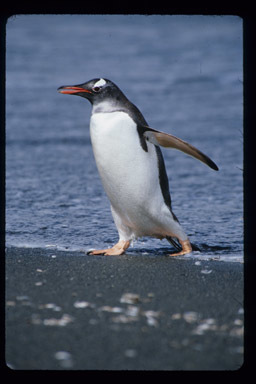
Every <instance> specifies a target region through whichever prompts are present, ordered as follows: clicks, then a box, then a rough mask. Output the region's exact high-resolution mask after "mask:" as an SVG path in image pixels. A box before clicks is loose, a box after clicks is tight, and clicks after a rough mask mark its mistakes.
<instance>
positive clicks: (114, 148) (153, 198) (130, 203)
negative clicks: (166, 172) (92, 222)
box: [90, 112, 173, 236]
mask: <svg viewBox="0 0 256 384" xmlns="http://www.w3.org/2000/svg"><path fill="white" fill-rule="evenodd" d="M90 134H91V141H92V147H93V152H94V156H95V160H96V164H97V168H98V171H99V174H100V177H101V180H102V183H103V186H104V189H105V191H106V193H107V196H108V198H109V200H110V202H111V205H112V207H113V209H114V211H115V213H117V214H118V216H119V218H121V220H122V223H123V224H124V225H126V226H128V227H129V228H131V229H132V230H133V232H134V234H135V236H151V235H152V236H153V235H157V234H158V235H161V231H162V232H163V230H161V228H160V227H161V226H162V224H163V226H164V227H165V226H166V225H167V226H169V225H170V223H169V221H170V219H171V221H172V222H173V220H172V217H171V214H170V211H169V210H168V208H167V207H166V205H165V203H164V199H163V196H162V192H161V188H160V184H159V170H158V160H157V154H156V150H155V146H154V145H153V144H150V143H147V146H148V152H146V151H144V150H143V148H142V147H141V144H140V139H139V135H138V132H137V127H136V125H135V124H134V122H133V120H132V119H131V118H130V117H129V116H128V115H127V114H126V113H124V112H112V113H95V114H93V115H92V117H91V123H90ZM165 217H166V219H165ZM166 220H167V222H166V223H162V222H165V221H166ZM164 224H166V225H164Z"/></svg>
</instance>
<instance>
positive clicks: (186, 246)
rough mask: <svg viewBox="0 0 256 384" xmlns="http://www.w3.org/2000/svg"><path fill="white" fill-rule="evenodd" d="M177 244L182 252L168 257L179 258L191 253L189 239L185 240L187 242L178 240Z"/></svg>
mask: <svg viewBox="0 0 256 384" xmlns="http://www.w3.org/2000/svg"><path fill="white" fill-rule="evenodd" d="M179 243H180V245H181V246H182V250H181V251H180V252H177V253H171V254H170V255H169V256H181V255H186V254H187V253H190V252H192V246H191V243H190V241H189V239H187V240H180V239H179Z"/></svg>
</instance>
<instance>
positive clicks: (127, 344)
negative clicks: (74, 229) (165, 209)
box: [5, 248, 243, 371]
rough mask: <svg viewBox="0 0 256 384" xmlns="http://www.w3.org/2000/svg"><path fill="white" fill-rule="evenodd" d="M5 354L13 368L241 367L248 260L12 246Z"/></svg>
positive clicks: (8, 266) (9, 267)
mask: <svg viewBox="0 0 256 384" xmlns="http://www.w3.org/2000/svg"><path fill="white" fill-rule="evenodd" d="M5 354H6V363H7V365H8V366H9V367H10V368H11V369H16V370H111V371H113V370H114V371H115V370H154V371H156V370H160V371H165V370H168V371H169V370H170V371H171V370H200V371H201V370H237V369H239V368H240V367H241V365H242V364H243V264H241V263H233V262H230V263H229V262H221V261H216V260H209V261H202V260H197V259H194V258H193V259H192V258H171V257H168V256H163V255H155V256H153V255H150V256H149V255H143V254H142V255H138V254H136V255H135V254H133V253H132V252H129V253H128V254H126V255H123V256H87V255H85V254H83V253H81V252H61V251H56V250H53V249H47V250H43V249H23V248H9V249H7V251H6V351H5Z"/></svg>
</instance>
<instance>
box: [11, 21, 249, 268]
mask: <svg viewBox="0 0 256 384" xmlns="http://www.w3.org/2000/svg"><path fill="white" fill-rule="evenodd" d="M6 32H7V47H6V68H7V72H6V245H7V246H19V247H22V246H25V247H42V248H46V247H52V248H57V249H68V250H74V249H84V250H88V249H90V248H98V247H100V248H101V247H109V246H111V245H112V244H113V243H114V242H115V241H117V240H118V236H117V231H116V228H115V226H114V223H113V220H112V216H111V213H110V208H109V202H108V200H107V197H106V196H105V193H104V191H103V188H102V186H101V183H100V180H99V177H98V173H97V170H96V166H95V161H94V158H93V153H92V148H91V144H90V137H89V118H90V111H91V106H90V104H89V103H88V102H87V101H86V100H84V99H82V98H79V97H72V96H67V95H61V94H59V93H57V88H58V87H59V86H61V85H66V84H79V83H82V82H85V81H87V80H90V79H92V78H95V77H106V78H109V79H111V80H112V81H114V82H115V83H116V84H117V85H118V86H119V87H120V88H121V89H122V90H123V92H124V93H125V94H126V95H127V97H128V98H129V99H130V100H131V101H132V102H133V103H135V104H136V105H137V106H138V107H139V108H140V110H141V111H142V113H143V114H144V116H145V118H146V120H147V121H148V123H149V125H150V126H151V127H153V128H156V129H159V130H162V131H165V132H169V133H172V134H174V135H176V136H178V137H180V138H182V139H184V140H186V141H188V142H190V143H191V144H193V145H195V146H196V147H198V148H199V149H200V150H202V151H203V152H205V153H206V154H207V155H208V156H210V157H211V158H212V159H213V160H214V161H215V162H216V163H217V165H218V166H219V169H220V170H219V172H215V171H213V170H211V169H210V168H208V167H206V166H205V165H204V164H202V163H200V162H198V161H197V160H195V159H192V158H190V157H188V156H186V155H185V154H183V153H181V152H178V151H175V150H170V149H169V150H167V149H164V150H163V155H164V158H165V162H166V169H167V173H168V177H169V182H170V191H171V196H172V204H173V210H174V212H175V214H176V216H177V217H178V218H179V220H180V222H181V224H182V226H183V228H184V230H185V231H186V233H187V234H188V235H189V236H190V239H191V241H192V242H193V243H195V244H196V245H198V246H199V247H200V248H201V252H200V253H198V252H196V256H197V257H208V258H211V257H214V258H217V259H218V258H219V259H220V260H232V261H242V258H243V72H242V71H243V67H242V55H243V46H242V20H241V19H240V18H238V17H234V16H215V17H214V16H143V15H136V16H135V15H131V16H128V15H126V16H124V15H19V16H16V17H12V18H10V19H9V20H8V23H7V27H6ZM170 250H172V249H171V247H170V245H169V244H168V243H167V242H166V241H160V240H157V239H148V238H145V239H144V238H143V239H141V240H138V241H136V242H135V243H134V245H133V248H130V249H129V250H128V253H129V252H132V253H134V252H138V253H140V252H143V253H148V254H149V256H150V255H154V254H168V251H170ZM194 255H195V253H194ZM188 257H193V255H192V256H188Z"/></svg>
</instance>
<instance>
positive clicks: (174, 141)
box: [143, 126, 219, 171]
mask: <svg viewBox="0 0 256 384" xmlns="http://www.w3.org/2000/svg"><path fill="white" fill-rule="evenodd" d="M143 128H144V132H143V136H144V138H145V139H146V140H147V141H149V142H150V143H152V144H155V145H161V146H162V147H165V148H174V149H178V150H179V151H182V152H184V153H186V154H187V155H190V156H192V157H195V158H196V159H198V160H200V161H202V162H203V163H205V164H206V165H208V166H209V167H210V168H212V169H214V170H215V171H218V170H219V168H218V167H217V165H216V164H215V163H214V162H213V161H212V160H211V159H210V158H209V157H208V156H206V155H205V154H204V153H202V152H201V151H199V149H197V148H195V147H194V146H193V145H191V144H189V143H187V142H186V141H184V140H181V139H179V138H178V137H176V136H173V135H170V134H169V133H164V132H160V131H157V130H155V129H153V128H150V127H146V126H144V127H143Z"/></svg>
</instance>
